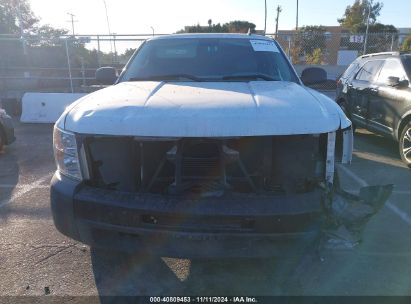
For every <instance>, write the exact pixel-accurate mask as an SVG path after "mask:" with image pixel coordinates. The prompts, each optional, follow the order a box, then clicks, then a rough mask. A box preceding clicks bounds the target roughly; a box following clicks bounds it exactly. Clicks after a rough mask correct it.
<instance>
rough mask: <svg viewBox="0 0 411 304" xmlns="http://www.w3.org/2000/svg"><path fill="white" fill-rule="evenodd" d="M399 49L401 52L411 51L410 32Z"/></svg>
mask: <svg viewBox="0 0 411 304" xmlns="http://www.w3.org/2000/svg"><path fill="white" fill-rule="evenodd" d="M400 50H401V51H402V52H411V32H410V33H409V34H408V36H407V37H406V38H405V39H404V41H403V42H402V44H401V48H400Z"/></svg>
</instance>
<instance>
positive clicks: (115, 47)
mask: <svg viewBox="0 0 411 304" xmlns="http://www.w3.org/2000/svg"><path fill="white" fill-rule="evenodd" d="M116 37H117V36H116V33H113V43H114V62H115V63H117V45H116Z"/></svg>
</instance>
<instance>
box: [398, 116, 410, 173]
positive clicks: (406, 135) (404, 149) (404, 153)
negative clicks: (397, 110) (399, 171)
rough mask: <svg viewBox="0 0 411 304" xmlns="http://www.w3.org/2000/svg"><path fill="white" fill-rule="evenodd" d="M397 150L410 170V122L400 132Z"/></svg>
mask: <svg viewBox="0 0 411 304" xmlns="http://www.w3.org/2000/svg"><path fill="white" fill-rule="evenodd" d="M399 149H400V155H401V159H402V161H403V162H404V163H405V164H407V165H408V167H410V168H411V121H410V122H409V123H407V124H406V125H405V127H404V129H403V130H402V132H401V136H400V141H399Z"/></svg>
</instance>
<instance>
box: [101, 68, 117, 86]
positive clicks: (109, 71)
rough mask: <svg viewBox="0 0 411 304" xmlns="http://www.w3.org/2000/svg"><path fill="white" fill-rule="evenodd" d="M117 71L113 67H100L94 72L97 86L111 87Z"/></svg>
mask: <svg viewBox="0 0 411 304" xmlns="http://www.w3.org/2000/svg"><path fill="white" fill-rule="evenodd" d="M117 77H118V76H117V71H116V69H115V68H113V67H102V68H99V69H97V71H96V80H97V82H98V83H99V84H103V85H112V84H114V83H115V82H116V80H117Z"/></svg>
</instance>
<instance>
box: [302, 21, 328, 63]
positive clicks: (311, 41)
mask: <svg viewBox="0 0 411 304" xmlns="http://www.w3.org/2000/svg"><path fill="white" fill-rule="evenodd" d="M325 33H326V28H325V27H324V26H304V27H301V28H299V29H298V31H297V34H296V37H295V47H296V48H298V49H299V51H300V54H299V55H302V56H304V55H307V54H313V52H314V50H316V49H320V50H321V49H325V48H326V43H325V42H326V36H325Z"/></svg>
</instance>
